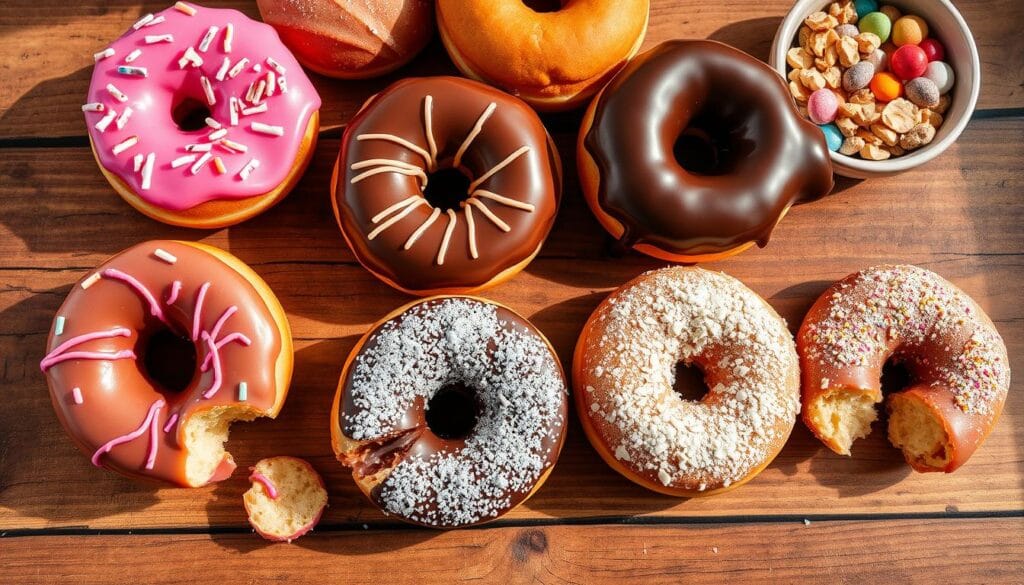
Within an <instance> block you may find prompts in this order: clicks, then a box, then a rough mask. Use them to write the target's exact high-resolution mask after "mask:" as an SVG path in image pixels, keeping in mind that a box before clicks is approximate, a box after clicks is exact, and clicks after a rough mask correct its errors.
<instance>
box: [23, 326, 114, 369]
mask: <svg viewBox="0 0 1024 585" xmlns="http://www.w3.org/2000/svg"><path fill="white" fill-rule="evenodd" d="M131 335H132V332H131V331H129V330H128V329H126V328H124V327H116V328H114V329H111V330H110V331H95V332H93V333H86V334H84V335H78V336H75V337H72V338H71V339H69V340H67V341H65V342H64V343H62V344H60V345H58V346H57V347H56V348H55V349H54V350H53V351H51V352H50V353H49V354H47V355H46V357H44V358H43V361H42V362H40V364H39V367H40V368H41V369H42V370H43V371H44V372H45V371H46V370H48V369H49V368H50V367H52V366H53V365H55V364H58V363H60V362H61V361H65V360H58V358H60V357H61V356H62V355H65V352H67V350H69V349H71V348H73V347H77V346H79V345H81V344H83V343H86V342H89V341H93V340H96V339H110V338H112V337H131ZM78 353H79V354H81V353H85V352H78ZM100 355H103V356H105V357H108V354H100ZM115 355H116V354H115ZM132 357H134V354H133V356H132ZM94 359H103V358H94ZM113 359H120V358H113Z"/></svg>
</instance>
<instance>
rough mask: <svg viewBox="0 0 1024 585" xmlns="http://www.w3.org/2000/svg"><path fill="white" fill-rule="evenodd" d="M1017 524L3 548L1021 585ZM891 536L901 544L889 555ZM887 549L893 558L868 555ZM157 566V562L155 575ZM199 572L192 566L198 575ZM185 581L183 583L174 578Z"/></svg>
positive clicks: (138, 566)
mask: <svg viewBox="0 0 1024 585" xmlns="http://www.w3.org/2000/svg"><path fill="white" fill-rule="evenodd" d="M1022 534H1024V520H1021V519H1020V518H1010V519H1000V520H997V519H985V520H929V521H908V520H897V521H885V522H812V523H811V524H809V525H804V524H803V523H788V524H775V523H772V524H738V525H715V524H711V525H693V526H585V527H580V526H551V527H524V528H491V529H481V530H468V531H457V532H448V533H433V532H426V531H422V530H401V531H396V532H389V533H385V532H379V531H373V530H370V531H365V532H362V531H353V532H339V533H312V534H310V535H307V536H305V537H303V538H302V539H300V540H298V541H296V542H295V543H294V544H292V545H283V544H279V545H269V544H266V543H265V542H262V541H260V539H259V538H257V537H256V536H255V535H251V534H226V535H213V536H210V535H178V536H169V535H138V536H88V537H84V536H79V537H68V536H40V537H22V538H8V539H4V540H2V541H0V542H2V545H0V546H2V547H3V549H4V562H3V565H2V567H0V579H2V580H3V581H4V582H7V583H18V584H19V585H30V584H33V583H54V582H66V583H76V584H78V585H88V584H92V583H108V582H110V579H111V570H112V569H113V568H114V567H116V571H117V580H118V581H119V582H123V583H153V582H160V583H166V584H169V585H170V584H176V583H181V584H187V585H191V584H192V583H194V582H195V579H196V577H197V575H201V580H202V581H203V582H208V583H229V582H236V581H238V580H239V576H240V575H245V579H246V581H247V582H250V583H265V582H270V581H281V582H288V583H322V582H323V580H324V578H325V577H327V579H328V580H339V579H343V580H344V582H345V583H352V584H357V583H381V582H384V581H386V582H388V583H394V584H395V585H402V584H415V585H420V584H423V583H452V582H456V581H482V582H485V583H498V582H501V583H588V584H590V583H593V584H601V583H615V584H618V583H622V582H623V580H624V579H626V578H642V579H643V582H644V583H680V582H686V583H695V584H701V583H722V582H726V581H728V582H732V581H734V580H736V579H739V580H740V582H774V583H801V582H809V583H859V584H860V583H863V584H872V583H908V584H912V583H928V584H931V583H935V582H936V580H937V579H938V578H939V577H938V576H939V575H941V578H942V579H943V580H944V581H946V582H952V583H965V584H967V583H984V584H996V583H1019V582H1020V578H1021V573H1020V570H1021V566H1022V563H1024V538H1022ZM894 535H898V542H896V540H895V537H894ZM878 543H889V544H891V545H890V546H879V544H878ZM157 560H159V562H156V561H157ZM197 562H198V564H197ZM186 567H194V569H193V570H185V569H186Z"/></svg>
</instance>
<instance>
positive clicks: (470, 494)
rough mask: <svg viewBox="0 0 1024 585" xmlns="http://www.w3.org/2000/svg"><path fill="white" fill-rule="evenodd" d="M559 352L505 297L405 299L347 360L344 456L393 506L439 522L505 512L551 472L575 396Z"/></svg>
mask: <svg viewBox="0 0 1024 585" xmlns="http://www.w3.org/2000/svg"><path fill="white" fill-rule="evenodd" d="M567 394H568V392H567V388H566V382H565V376H564V375H563V373H562V369H561V365H560V363H559V361H558V357H557V356H556V355H555V352H554V350H553V349H552V348H551V346H550V345H549V344H548V342H547V340H546V339H545V338H544V336H543V335H542V334H541V333H540V332H539V331H537V329H536V328H535V327H534V326H533V325H531V324H530V322H529V321H527V320H526V319H524V318H523V317H521V316H520V315H518V314H516V313H514V312H513V311H512V310H511V309H508V308H506V307H503V306H501V305H499V304H497V303H494V302H491V301H487V300H484V299H478V298H473V297H434V298H430V299H425V300H421V301H417V302H414V303H411V304H409V305H406V306H404V307H401V308H399V309H397V310H395V311H394V312H392V313H391V314H389V315H387V316H386V317H384V319H382V320H381V321H378V322H377V323H376V324H374V325H373V327H371V328H370V330H369V331H368V332H367V333H366V335H364V336H363V338H362V339H361V340H359V343H357V344H356V347H355V348H354V349H353V350H352V353H351V354H350V355H349V357H348V361H346V363H345V369H344V371H343V372H342V375H341V381H340V383H339V385H338V392H337V394H336V395H335V397H334V408H333V412H332V415H331V437H332V442H333V445H334V452H335V453H336V454H337V456H338V460H339V461H341V462H342V463H344V464H345V465H347V466H349V467H351V468H352V477H353V478H354V479H355V481H356V484H357V485H358V486H359V489H361V490H362V491H363V493H365V494H366V496H367V497H368V498H369V499H370V500H371V501H372V502H373V503H374V504H375V505H377V506H378V507H379V508H380V509H381V510H382V511H384V513H386V514H389V515H394V516H397V517H398V518H400V519H402V520H404V521H407V522H411V523H415V524H420V525H423V526H428V527H431V528H456V527H463V526H469V525H472V524H480V523H483V522H488V521H491V520H494V519H496V518H498V517H500V516H502V515H503V514H505V513H507V512H509V511H510V510H512V509H513V508H515V507H516V506H518V505H519V504H521V503H523V502H524V501H526V499H527V498H529V497H530V496H531V495H532V494H533V493H534V492H535V491H537V490H538V489H539V488H540V486H541V485H542V484H543V483H544V480H545V479H547V476H548V474H549V473H550V472H551V470H552V468H553V467H554V465H555V461H556V460H557V459H558V455H559V452H560V451H561V449H562V443H563V442H564V440H565V424H566V421H565V418H566V415H567V411H568V397H567Z"/></svg>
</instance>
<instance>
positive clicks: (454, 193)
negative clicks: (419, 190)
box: [423, 167, 470, 211]
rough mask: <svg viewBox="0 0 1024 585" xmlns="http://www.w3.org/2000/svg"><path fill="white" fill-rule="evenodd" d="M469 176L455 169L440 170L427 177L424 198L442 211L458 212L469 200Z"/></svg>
mask: <svg viewBox="0 0 1024 585" xmlns="http://www.w3.org/2000/svg"><path fill="white" fill-rule="evenodd" d="M469 183H470V180H469V176H468V175H466V173H464V172H462V171H461V170H459V169H457V168H455V167H448V168H443V169H438V170H436V171H434V172H433V173H430V174H429V175H427V186H426V188H424V189H423V197H424V199H426V200H427V203H429V204H430V205H431V206H432V207H436V208H438V209H440V210H441V211H448V210H449V209H455V210H458V209H459V208H460V207H461V206H462V202H463V201H465V200H467V199H469Z"/></svg>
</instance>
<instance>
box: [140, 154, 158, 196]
mask: <svg viewBox="0 0 1024 585" xmlns="http://www.w3.org/2000/svg"><path fill="white" fill-rule="evenodd" d="M155 162H156V153H155V152H151V153H149V154H147V155H146V163H145V164H144V165H142V188H143V189H146V190H148V189H149V188H150V187H151V186H152V185H153V164H154V163H155Z"/></svg>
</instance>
